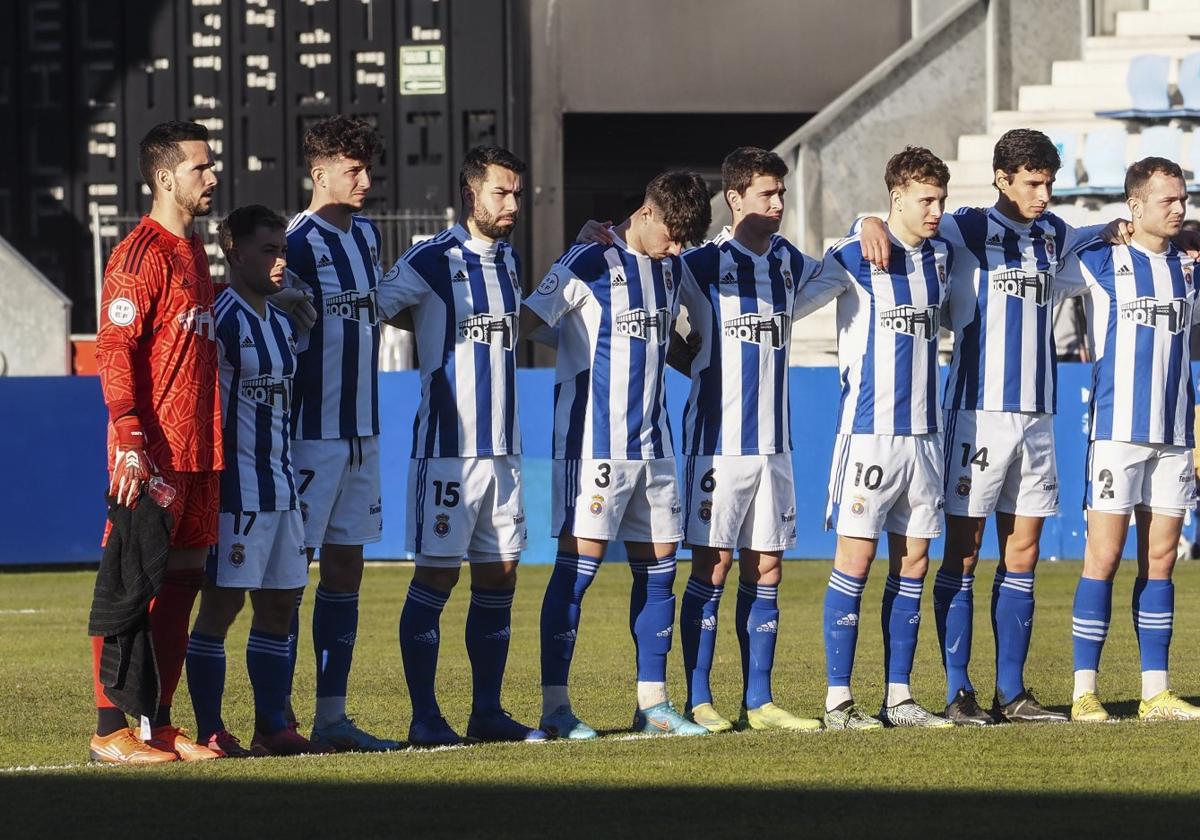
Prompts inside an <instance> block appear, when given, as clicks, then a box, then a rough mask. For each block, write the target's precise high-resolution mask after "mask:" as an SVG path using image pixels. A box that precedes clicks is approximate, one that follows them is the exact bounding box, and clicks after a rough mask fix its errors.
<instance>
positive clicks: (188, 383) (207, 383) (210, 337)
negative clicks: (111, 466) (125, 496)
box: [96, 216, 223, 472]
mask: <svg viewBox="0 0 1200 840" xmlns="http://www.w3.org/2000/svg"><path fill="white" fill-rule="evenodd" d="M213 298H214V294H213V283H212V278H211V277H210V276H209V273H208V257H207V256H206V255H205V253H204V246H203V245H202V244H201V242H200V238H199V237H198V236H195V235H193V236H192V238H191V239H181V238H180V237H178V236H175V235H174V234H173V233H170V232H169V231H167V230H166V229H165V228H164V227H162V225H160V224H158V223H157V222H155V221H154V220H153V219H151V218H150V217H149V216H144V217H142V220H141V222H140V223H139V224H138V226H137V227H136V228H134V229H133V231H132V232H131V233H130V234H129V235H128V236H127V237H125V238H124V239H123V240H121V242H120V243H119V244H118V245H117V247H116V248H115V249H114V250H113V252H112V256H110V257H109V259H108V266H107V267H106V268H105V270H104V289H103V293H102V295H101V303H100V329H99V331H98V333H97V334H96V362H97V365H98V367H99V371H100V384H101V387H102V388H103V390H104V402H105V404H106V405H107V406H108V416H109V458H110V462H111V457H112V449H113V434H112V421H113V420H115V419H116V418H118V417H121V416H124V415H126V414H129V413H131V412H132V413H133V414H135V415H137V418H138V420H139V421H140V422H141V425H142V429H143V430H144V431H145V433H146V449H147V451H148V452H149V453H150V457H151V458H152V459H153V460H154V462H155V464H156V465H157V466H158V467H159V468H162V469H169V470H176V471H180V472H198V471H204V470H219V469H221V468H222V466H223V458H222V452H221V401H220V395H219V390H218V382H217V342H216V325H215V323H214V320H213Z"/></svg>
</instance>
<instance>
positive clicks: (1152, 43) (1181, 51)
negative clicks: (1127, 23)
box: [1083, 35, 1200, 61]
mask: <svg viewBox="0 0 1200 840" xmlns="http://www.w3.org/2000/svg"><path fill="white" fill-rule="evenodd" d="M1197 50H1200V43H1197V42H1196V41H1193V40H1192V39H1191V38H1189V37H1187V36H1186V35H1152V36H1138V37H1124V38H1120V37H1116V36H1113V35H1097V36H1094V37H1091V38H1088V39H1087V40H1085V41H1084V45H1083V60H1084V61H1129V60H1130V59H1131V58H1133V57H1134V56H1135V55H1141V54H1143V53H1157V54H1158V55H1168V56H1171V57H1172V58H1183V57H1184V56H1185V55H1188V54H1190V53H1194V52H1196V51H1197Z"/></svg>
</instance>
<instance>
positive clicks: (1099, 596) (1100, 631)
mask: <svg viewBox="0 0 1200 840" xmlns="http://www.w3.org/2000/svg"><path fill="white" fill-rule="evenodd" d="M1111 618H1112V582H1111V581H1107V580H1095V579H1093V578H1085V577H1081V578H1080V579H1079V583H1078V584H1077V585H1076V587H1075V603H1074V606H1073V607H1072V608H1071V641H1072V643H1073V646H1074V657H1073V658H1074V663H1073V664H1074V670H1076V671H1099V670H1100V651H1102V650H1103V649H1104V640H1105V639H1106V638H1108V623H1109V620H1110V619H1111Z"/></svg>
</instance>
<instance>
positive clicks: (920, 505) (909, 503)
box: [825, 432, 944, 540]
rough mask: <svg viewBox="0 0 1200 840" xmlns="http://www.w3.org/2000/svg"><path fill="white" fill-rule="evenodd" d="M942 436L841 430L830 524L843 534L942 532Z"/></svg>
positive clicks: (922, 534) (831, 481)
mask: <svg viewBox="0 0 1200 840" xmlns="http://www.w3.org/2000/svg"><path fill="white" fill-rule="evenodd" d="M942 492H943V491H942V437H941V435H940V434H938V433H936V432H934V433H931V434H925V435H863V434H855V435H846V434H839V435H838V437H837V444H836V447H835V449H834V459H833V470H832V472H831V474H830V476H829V505H828V507H827V508H826V512H825V527H826V528H829V527H831V526H832V525H834V524H835V523H836V525H837V532H838V534H839V535H841V536H843V537H861V538H863V539H869V540H874V539H879V535H880V534H881V533H883V532H884V531H886V532H887V533H889V534H903V535H904V536H907V537H924V538H928V539H933V538H935V537H939V536H941V533H942V504H943V501H944V499H943V497H942Z"/></svg>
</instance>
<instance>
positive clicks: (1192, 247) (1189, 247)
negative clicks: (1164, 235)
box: [1171, 230, 1200, 260]
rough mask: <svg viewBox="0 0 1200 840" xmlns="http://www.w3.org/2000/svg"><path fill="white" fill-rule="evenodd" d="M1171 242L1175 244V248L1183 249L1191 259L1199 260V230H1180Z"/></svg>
mask: <svg viewBox="0 0 1200 840" xmlns="http://www.w3.org/2000/svg"><path fill="white" fill-rule="evenodd" d="M1171 244H1172V245H1174V246H1175V248H1176V250H1179V251H1183V252H1184V253H1185V254H1187V255H1188V256H1189V257H1191V258H1192V259H1193V260H1200V231H1195V230H1181V231H1179V234H1178V235H1177V236H1176V237H1175V238H1174V239H1172V240H1171Z"/></svg>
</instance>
